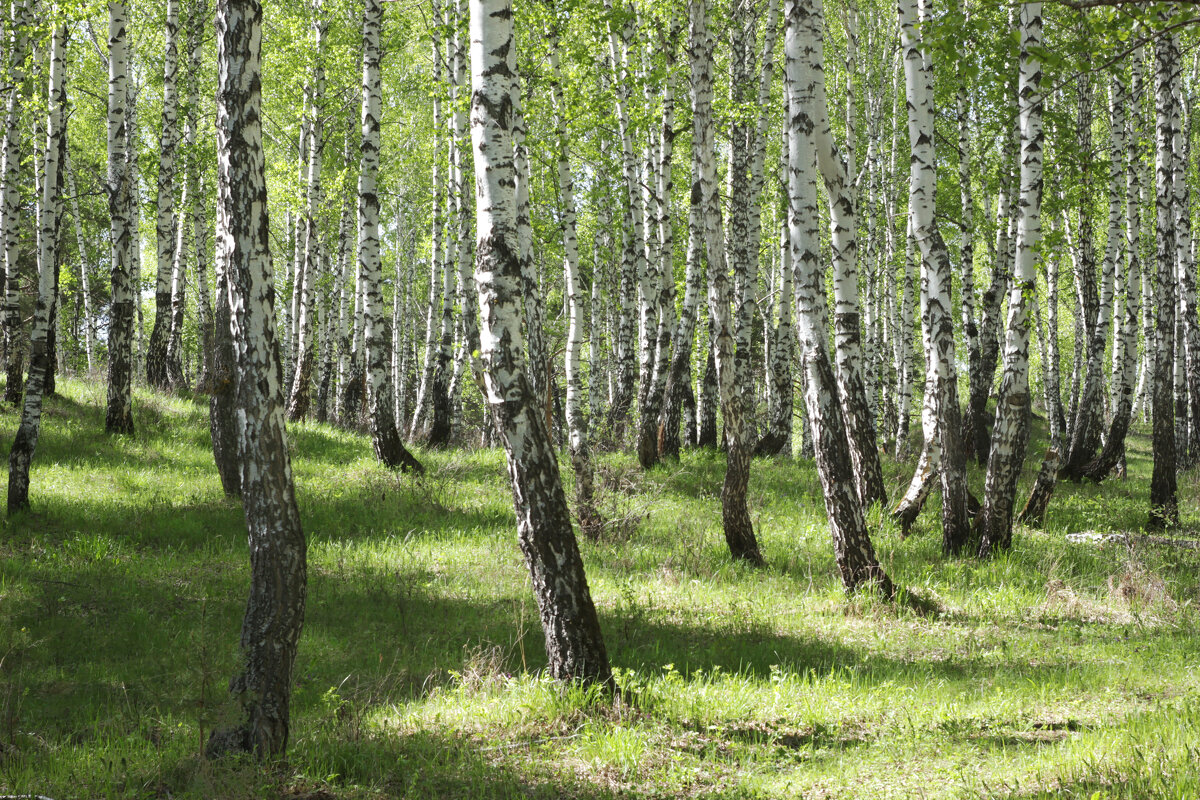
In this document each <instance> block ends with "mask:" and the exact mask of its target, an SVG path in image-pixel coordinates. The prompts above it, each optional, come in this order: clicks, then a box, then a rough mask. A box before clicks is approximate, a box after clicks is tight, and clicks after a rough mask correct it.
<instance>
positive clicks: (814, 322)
mask: <svg viewBox="0 0 1200 800" xmlns="http://www.w3.org/2000/svg"><path fill="white" fill-rule="evenodd" d="M693 2H695V0H693ZM785 15H786V19H787V28H786V36H785V38H784V53H785V59H786V67H785V71H784V76H785V81H784V83H785V93H786V96H787V101H788V120H789V125H788V163H789V169H788V197H789V207H788V210H789V224H788V227H789V229H790V231H791V245H792V269H793V271H794V276H793V285H794V290H795V293H796V296H795V301H796V328H797V337H798V340H799V344H800V349H801V353H802V357H803V362H804V370H805V372H806V373H807V381H806V385H805V392H804V399H805V405H806V406H807V408H808V420H809V424H810V425H811V426H812V434H813V435H812V438H813V442H814V449H815V453H816V461H817V473H818V475H820V478H821V486H822V488H823V489H824V496H825V511H826V513H827V514H828V515H829V531H830V533H831V534H832V536H833V551H834V556H835V557H836V559H837V564H838V571H839V572H840V573H841V577H842V583H843V584H845V586H846V590H847V591H849V592H853V591H856V590H858V589H861V588H866V587H869V586H871V585H876V586H878V587H879V590H880V591H881V592H882V593H883V594H884V595H885V596H888V597H891V596H892V594H893V593H894V587H893V586H892V582H891V580H890V579H889V578H888V576H887V573H885V572H884V571H883V569H882V567H880V566H879V562H878V561H877V560H876V558H875V550H874V548H873V547H872V545H871V538H870V536H869V534H868V533H867V525H866V520H865V518H864V517H863V511H862V505H861V504H860V502H859V498H858V494H857V491H856V489H855V486H854V477H853V473H852V463H851V460H850V448H849V445H848V444H847V441H846V430H845V427H844V424H843V422H842V409H841V406H840V404H839V403H838V398H837V386H836V383H835V378H834V375H833V364H832V363H830V359H829V352H828V350H827V349H826V344H825V340H826V336H827V334H826V332H825V331H826V328H825V326H824V324H823V316H824V314H823V311H822V307H823V306H824V305H825V298H824V291H823V288H822V283H823V281H822V280H821V268H820V254H819V252H818V249H819V248H818V242H819V235H818V232H817V220H818V218H819V215H818V211H817V183H816V168H815V159H816V141H815V138H814V136H813V128H814V125H813V119H814V116H815V115H814V113H813V111H814V110H813V109H811V108H805V107H803V106H801V105H800V103H799V94H800V91H801V87H802V85H803V83H804V81H806V80H808V75H807V72H808V70H807V69H806V68H805V65H806V64H807V63H811V59H812V53H813V50H814V49H815V47H816V40H817V38H818V37H819V36H820V35H821V34H820V29H819V28H818V27H817V26H816V24H815V20H814V19H813V14H812V3H811V0H787V2H786V4H785Z"/></svg>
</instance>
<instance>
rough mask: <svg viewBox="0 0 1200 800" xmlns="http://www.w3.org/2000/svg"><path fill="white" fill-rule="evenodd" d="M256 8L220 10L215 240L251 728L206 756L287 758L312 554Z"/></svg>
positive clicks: (225, 4) (236, 692) (227, 3)
mask: <svg viewBox="0 0 1200 800" xmlns="http://www.w3.org/2000/svg"><path fill="white" fill-rule="evenodd" d="M261 26H262V8H261V6H260V5H259V3H258V0H219V2H218V4H217V25H216V29H217V31H216V32H217V67H218V73H219V77H218V84H217V168H218V185H219V191H218V198H219V199H218V203H219V205H218V214H217V242H218V249H219V256H218V258H219V260H220V262H221V264H222V268H223V269H224V270H226V271H227V272H228V277H229V305H230V310H231V314H230V323H231V325H230V327H231V331H230V333H231V335H232V337H233V342H234V351H235V355H236V358H237V370H238V374H239V375H240V376H241V380H239V381H238V396H237V418H238V427H239V439H240V451H241V461H242V472H241V482H242V483H241V485H242V500H243V505H244V507H245V512H246V528H247V532H248V534H249V540H250V596H249V599H248V601H247V603H246V616H245V618H244V620H243V622H242V636H241V646H240V662H241V663H240V666H239V670H238V672H237V674H235V675H234V677H233V679H232V680H231V681H230V683H229V692H230V694H231V695H232V698H233V699H234V700H235V701H236V702H237V703H238V704H239V706H240V707H241V713H242V719H241V720H240V722H238V723H237V724H236V725H235V726H234V727H232V728H225V729H220V730H217V731H214V732H213V735H212V737H211V738H210V739H209V741H208V746H207V753H208V754H209V755H210V756H219V755H224V754H226V753H239V752H247V753H253V754H255V755H256V756H257V757H259V758H262V759H267V758H278V757H282V756H283V755H284V753H285V751H286V750H287V744H288V733H289V703H290V700H291V691H292V668H293V666H294V664H295V661H296V647H297V643H298V642H299V639H300V630H301V628H302V626H303V622H304V599H305V593H306V577H307V576H306V569H307V568H306V558H307V553H306V550H307V546H306V543H305V539H304V531H303V530H302V529H301V526H300V512H299V510H298V509H297V507H296V495H295V489H294V486H293V483H292V467H291V462H290V459H289V457H288V445H287V432H286V431H285V430H284V408H283V402H284V397H283V386H282V385H281V383H280V374H281V371H282V370H281V365H280V363H279V344H278V342H277V341H276V339H275V310H274V308H273V307H272V303H271V300H272V298H273V297H274V293H275V292H274V286H273V283H274V276H273V275H272V270H271V252H270V228H269V225H268V220H267V184H266V174H265V172H266V169H265V164H264V161H265V159H264V154H263V149H262V122H261V120H262V116H261V106H262V89H261V85H262V84H261V78H260V66H259V65H260V61H259V47H260V43H261V41H262V38H261Z"/></svg>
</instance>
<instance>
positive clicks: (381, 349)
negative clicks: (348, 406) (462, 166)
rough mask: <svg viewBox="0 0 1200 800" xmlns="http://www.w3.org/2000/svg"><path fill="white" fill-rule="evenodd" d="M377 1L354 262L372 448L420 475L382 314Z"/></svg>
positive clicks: (366, 48)
mask: <svg viewBox="0 0 1200 800" xmlns="http://www.w3.org/2000/svg"><path fill="white" fill-rule="evenodd" d="M382 21H383V5H382V4H381V2H380V0H365V6H364V10H363V23H362V36H363V56H362V155H361V161H360V164H359V174H358V261H359V269H360V270H361V271H362V276H363V301H364V302H363V323H364V326H365V334H366V349H367V353H366V355H367V403H368V405H369V408H370V416H371V442H372V444H373V445H374V447H375V457H376V458H378V459H379V460H380V461H381V462H383V464H384V466H387V467H390V468H393V469H395V468H400V469H404V470H410V469H411V470H415V471H417V472H424V471H425V470H424V468H423V467H422V466H421V464H420V462H419V461H417V460H416V459H415V458H413V456H412V454H411V453H410V452H408V449H407V448H405V446H404V443H403V442H401V441H400V433H399V431H398V430H397V429H396V419H395V416H394V414H395V409H394V406H393V403H392V394H391V393H392V384H391V381H389V380H388V361H389V356H390V353H389V352H388V346H387V343H388V338H387V335H386V326H387V318H386V316H385V314H384V308H383V291H382V286H381V284H382V280H383V268H382V264H381V263H380V258H379V194H378V189H377V186H376V184H377V179H378V175H379V120H380V117H381V116H382V108H383V97H382V96H383V88H382V82H381V80H380V72H379V28H380V26H381V25H382Z"/></svg>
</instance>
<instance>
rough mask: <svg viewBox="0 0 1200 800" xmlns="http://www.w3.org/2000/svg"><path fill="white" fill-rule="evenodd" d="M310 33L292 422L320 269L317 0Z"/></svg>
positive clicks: (304, 397) (307, 384) (303, 405)
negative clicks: (312, 56) (312, 61)
mask: <svg viewBox="0 0 1200 800" xmlns="http://www.w3.org/2000/svg"><path fill="white" fill-rule="evenodd" d="M312 13H313V15H314V19H313V34H314V37H315V39H316V66H315V67H314V70H313V82H312V107H311V112H312V118H311V120H310V122H309V131H308V154H307V155H308V176H307V194H306V197H305V206H306V207H305V211H304V219H303V224H304V264H303V267H302V270H301V275H303V278H301V277H300V276H297V278H296V280H297V281H301V282H300V283H299V284H298V288H297V291H298V292H299V298H300V302H299V307H298V308H297V309H296V348H295V358H296V372H295V375H294V376H293V377H292V387H291V395H290V396H289V397H288V404H287V416H288V419H289V420H290V421H292V422H296V421H298V420H301V419H304V417H306V416H307V415H308V410H309V407H310V405H311V391H310V390H311V384H312V372H313V364H314V362H315V361H316V353H314V352H313V344H314V343H313V339H314V338H315V334H316V319H315V317H316V295H317V285H316V284H317V277H318V273H319V272H320V269H321V267H320V261H321V256H320V253H321V234H320V231H319V229H318V220H317V209H318V205H319V204H320V202H321V198H322V190H321V166H322V157H321V156H322V149H323V148H324V146H325V136H324V123H323V119H322V114H323V112H324V103H325V61H324V59H325V33H326V31H327V30H328V23H327V22H326V21H325V19H324V9H323V7H322V3H321V0H317V2H316V4H315V6H314V8H313V11H312Z"/></svg>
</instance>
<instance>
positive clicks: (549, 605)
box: [470, 0, 612, 687]
mask: <svg viewBox="0 0 1200 800" xmlns="http://www.w3.org/2000/svg"><path fill="white" fill-rule="evenodd" d="M470 9H471V86H472V97H471V144H472V151H473V152H474V155H475V175H476V181H475V187H476V230H477V235H478V240H477V243H476V254H477V255H476V275H477V276H478V280H477V284H478V290H479V305H480V310H481V312H482V313H481V319H482V330H481V332H480V348H481V350H480V356H481V360H482V363H483V364H484V365H486V368H485V372H484V375H485V381H486V390H487V393H486V395H485V396H486V399H487V402H488V405H489V406H490V407H491V409H492V414H493V415H494V418H495V421H496V426H497V428H498V429H499V431H500V434H501V438H502V439H503V441H504V449H505V454H506V456H507V461H508V471H509V476H510V478H511V479H512V486H513V503H514V505H515V507H516V512H517V531H518V538H519V541H520V544H521V550H522V552H523V553H524V555H525V559H526V563H527V564H528V566H529V570H530V574H531V577H532V582H533V589H534V594H535V596H536V598H537V603H538V610H539V612H540V616H541V621H542V629H543V631H544V633H545V637H546V653H547V656H548V658H549V672H550V675H551V676H553V677H554V678H557V679H559V680H578V681H583V682H585V683H596V684H600V685H602V686H605V687H611V686H612V671H611V669H610V667H609V663H608V655H607V653H606V651H605V649H604V642H603V640H602V639H601V635H600V625H599V621H598V619H597V617H596V609H595V606H594V605H593V603H592V598H591V594H590V592H589V590H588V585H587V578H586V577H585V576H584V571H583V561H582V559H581V558H580V554H579V549H578V546H577V544H576V541H575V534H574V531H573V530H572V527H571V519H570V515H569V512H568V510H567V502H566V496H565V495H564V494H563V489H562V483H561V481H560V479H559V474H558V464H557V461H556V459H555V457H554V450H553V448H552V447H551V446H550V437H549V434H548V432H547V430H546V427H545V421H544V419H543V416H542V414H541V413H540V409H539V408H537V405H536V403H535V402H534V398H533V393H532V392H531V390H530V387H529V380H528V378H527V376H526V368H525V353H524V337H523V336H522V334H521V321H522V316H523V314H522V313H521V300H520V296H519V295H520V291H521V281H522V276H521V264H520V256H519V253H520V245H519V243H518V241H517V224H516V198H515V193H514V191H513V183H514V176H513V154H512V139H511V136H510V131H509V113H510V110H511V107H512V93H513V91H515V88H516V86H515V69H514V68H515V64H516V52H515V48H514V41H513V25H512V6H511V4H510V2H509V0H470Z"/></svg>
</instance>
